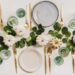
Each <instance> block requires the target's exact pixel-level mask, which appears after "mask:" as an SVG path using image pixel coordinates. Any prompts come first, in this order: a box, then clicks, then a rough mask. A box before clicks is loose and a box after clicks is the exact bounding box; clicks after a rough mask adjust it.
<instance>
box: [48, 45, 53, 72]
mask: <svg viewBox="0 0 75 75" xmlns="http://www.w3.org/2000/svg"><path fill="white" fill-rule="evenodd" d="M47 54H48V64H49V72H50V71H51V58H50V56H51V54H52V48H51V47H50V46H49V47H48V48H47Z"/></svg>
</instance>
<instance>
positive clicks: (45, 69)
mask: <svg viewBox="0 0 75 75" xmlns="http://www.w3.org/2000/svg"><path fill="white" fill-rule="evenodd" d="M44 64H45V74H46V73H47V63H46V47H44Z"/></svg>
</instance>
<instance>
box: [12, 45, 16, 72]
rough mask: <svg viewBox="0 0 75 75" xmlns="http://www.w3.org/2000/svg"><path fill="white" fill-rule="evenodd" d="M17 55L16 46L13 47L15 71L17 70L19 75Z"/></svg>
mask: <svg viewBox="0 0 75 75" xmlns="http://www.w3.org/2000/svg"><path fill="white" fill-rule="evenodd" d="M16 54H17V51H16V48H15V46H13V55H14V64H15V70H16V73H17V60H16Z"/></svg>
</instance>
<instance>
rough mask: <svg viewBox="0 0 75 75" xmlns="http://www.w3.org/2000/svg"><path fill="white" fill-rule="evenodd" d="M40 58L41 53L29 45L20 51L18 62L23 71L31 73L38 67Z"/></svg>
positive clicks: (40, 61)
mask: <svg viewBox="0 0 75 75" xmlns="http://www.w3.org/2000/svg"><path fill="white" fill-rule="evenodd" d="M41 59H42V58H41V55H40V54H39V53H38V52H37V51H36V50H35V49H34V48H31V47H29V48H27V49H25V50H24V51H22V52H21V53H20V55H19V58H18V62H19V66H20V68H21V69H22V70H23V71H25V72H28V73H32V72H34V71H36V70H38V69H39V68H40V66H41V63H42V60H41Z"/></svg>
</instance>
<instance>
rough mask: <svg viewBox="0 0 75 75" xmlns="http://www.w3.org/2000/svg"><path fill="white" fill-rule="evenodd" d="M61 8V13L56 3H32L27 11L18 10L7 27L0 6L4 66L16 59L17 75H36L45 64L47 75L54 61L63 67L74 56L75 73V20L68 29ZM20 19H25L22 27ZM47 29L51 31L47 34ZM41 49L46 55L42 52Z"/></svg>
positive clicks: (0, 52)
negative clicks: (23, 73)
mask: <svg viewBox="0 0 75 75" xmlns="http://www.w3.org/2000/svg"><path fill="white" fill-rule="evenodd" d="M60 8H61V9H60V10H59V9H58V7H57V5H56V4H55V3H53V2H51V1H46V0H45V1H39V2H38V3H36V4H35V5H34V6H33V7H32V4H31V3H29V4H27V5H26V8H19V9H17V10H16V12H15V14H13V15H11V16H9V18H8V20H7V23H6V24H4V21H3V18H2V7H1V5H0V30H1V32H2V35H1V34H0V65H1V64H3V62H5V61H6V60H7V59H8V60H9V58H11V56H13V60H14V62H13V63H14V68H15V73H16V74H17V73H18V68H20V69H21V70H22V71H23V72H25V73H27V74H32V73H34V72H37V71H38V70H39V69H40V68H41V67H42V65H43V66H44V68H43V70H44V75H47V73H49V74H51V72H52V66H53V65H52V61H53V62H54V63H55V65H57V66H58V67H60V66H61V65H62V64H63V63H64V61H65V58H66V57H68V56H69V54H70V53H71V56H72V57H71V58H72V61H71V62H72V64H70V65H72V69H73V74H75V59H74V57H75V30H74V27H75V18H71V19H70V20H69V22H68V25H67V26H66V25H65V23H64V19H63V16H64V14H63V11H64V10H63V9H64V8H63V4H62V5H61V6H60ZM14 15H15V16H14ZM28 16H29V17H28ZM20 19H21V20H22V19H24V20H25V24H24V25H20V24H19V23H20V22H19V20H20ZM58 19H60V20H59V21H58ZM46 28H49V31H47V34H44V32H45V30H46ZM10 48H11V49H10ZM36 48H37V49H36ZM39 48H42V49H43V52H42V51H41V52H39V51H38V49H39ZM11 50H12V51H11ZM18 50H20V53H18ZM56 50H57V51H58V55H57V56H56V57H55V58H54V59H53V60H52V59H51V58H52V54H53V52H54V51H56ZM11 52H12V53H11ZM41 53H43V56H42V54H41ZM43 58H44V60H43Z"/></svg>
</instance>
